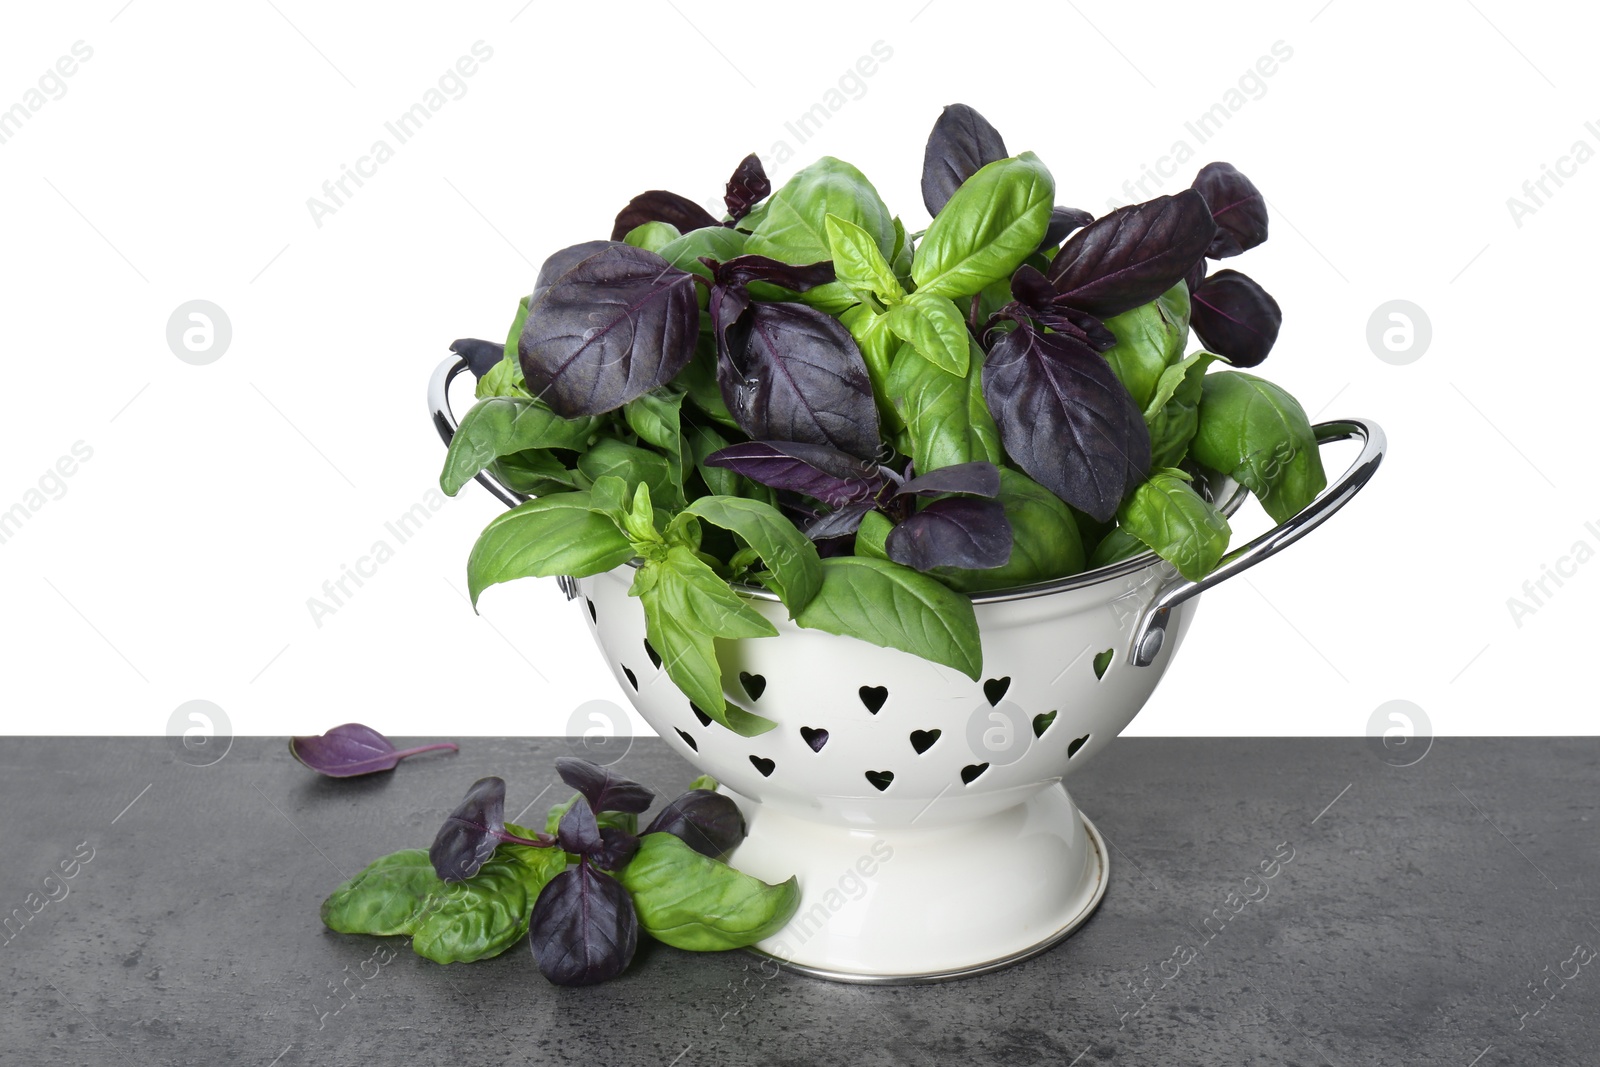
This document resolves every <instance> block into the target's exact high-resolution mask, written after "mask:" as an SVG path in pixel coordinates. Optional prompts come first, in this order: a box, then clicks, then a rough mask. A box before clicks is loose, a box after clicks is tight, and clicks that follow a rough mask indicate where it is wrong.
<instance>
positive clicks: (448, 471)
mask: <svg viewBox="0 0 1600 1067" xmlns="http://www.w3.org/2000/svg"><path fill="white" fill-rule="evenodd" d="M599 426H600V420H599V419H596V418H593V417H587V416H586V417H583V418H578V419H564V418H562V417H561V416H560V415H557V414H556V413H555V412H554V411H551V410H550V408H549V407H548V406H547V405H546V404H544V403H542V402H540V401H538V400H533V399H531V398H530V399H522V398H519V397H511V396H499V397H489V398H487V399H484V400H480V401H478V403H476V404H474V405H473V406H472V410H471V411H468V412H467V413H466V415H464V416H462V419H461V425H460V426H458V427H457V428H456V432H455V436H454V437H452V438H450V449H449V451H448V452H447V453H446V454H445V460H444V470H443V471H442V472H441V473H440V474H439V487H440V488H441V489H443V490H444V491H445V494H446V495H448V496H455V495H456V493H458V492H460V491H461V487H462V486H464V485H466V484H467V483H468V482H470V481H472V479H473V477H474V476H476V475H477V473H478V472H479V471H481V470H483V469H484V468H485V467H487V466H488V465H489V464H490V463H491V462H493V461H494V460H495V459H497V458H499V457H501V456H509V455H512V454H514V453H517V452H522V451H524V450H526V449H536V448H570V449H579V450H581V449H583V448H584V447H585V446H587V445H588V443H589V438H590V437H591V436H593V434H594V433H595V431H596V430H597V429H598V428H599Z"/></svg>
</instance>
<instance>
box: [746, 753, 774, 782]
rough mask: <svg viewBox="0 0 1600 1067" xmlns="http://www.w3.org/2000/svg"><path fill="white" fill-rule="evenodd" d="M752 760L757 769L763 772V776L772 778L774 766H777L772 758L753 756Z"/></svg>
mask: <svg viewBox="0 0 1600 1067" xmlns="http://www.w3.org/2000/svg"><path fill="white" fill-rule="evenodd" d="M750 762H751V763H753V764H754V765H755V768H756V770H758V771H760V772H761V777H763V778H771V777H772V768H773V767H775V766H777V764H775V763H773V762H772V761H771V760H769V759H762V758H761V757H760V756H751V757H750Z"/></svg>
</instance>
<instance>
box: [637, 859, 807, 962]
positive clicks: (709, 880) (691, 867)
mask: <svg viewBox="0 0 1600 1067" xmlns="http://www.w3.org/2000/svg"><path fill="white" fill-rule="evenodd" d="M621 878H622V884H623V886H625V887H626V888H627V890H628V892H629V893H630V894H632V897H633V903H634V904H635V905H637V908H638V917H639V924H640V925H641V926H643V927H644V930H645V932H646V933H648V934H649V935H650V936H651V937H653V938H655V939H656V940H658V941H663V942H665V943H667V944H669V945H671V946H673V947H674V948H681V949H687V950H689V951H691V952H715V951H719V950H723V949H734V948H745V947H747V946H749V945H753V944H755V943H756V942H757V941H760V940H761V939H762V938H764V937H769V936H771V935H772V934H775V933H777V932H778V931H779V930H781V929H782V928H783V925H784V924H785V923H787V922H788V921H789V919H790V917H791V916H793V915H794V913H795V909H796V908H798V907H799V905H800V885H799V882H798V881H797V880H796V879H794V878H790V879H789V880H788V881H786V882H782V883H780V884H778V885H768V884H766V883H765V882H762V881H760V880H759V879H756V878H752V877H751V876H749V875H747V874H744V873H742V872H740V871H736V870H734V869H733V868H732V867H729V866H728V865H727V864H725V863H720V862H718V861H717V860H714V859H711V858H710V857H708V856H705V855H702V854H701V853H700V852H697V851H696V850H695V849H693V848H691V847H690V846H689V845H688V844H686V843H685V842H684V841H683V840H681V839H680V838H678V837H677V836H675V835H673V834H669V833H647V834H645V835H644V838H643V839H642V842H641V844H640V846H639V852H638V854H637V855H635V856H634V857H633V861H632V862H631V863H629V864H628V866H627V869H626V870H624V871H623V872H622V875H621Z"/></svg>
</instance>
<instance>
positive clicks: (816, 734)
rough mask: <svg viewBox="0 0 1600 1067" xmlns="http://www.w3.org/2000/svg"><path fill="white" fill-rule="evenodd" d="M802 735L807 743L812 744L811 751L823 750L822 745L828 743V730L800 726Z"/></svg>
mask: <svg viewBox="0 0 1600 1067" xmlns="http://www.w3.org/2000/svg"><path fill="white" fill-rule="evenodd" d="M800 736H801V737H802V738H803V739H804V740H805V743H806V744H808V745H810V746H811V751H813V752H821V751H822V746H823V745H825V744H827V743H828V731H826V730H813V729H812V728H811V727H809V726H802V727H800Z"/></svg>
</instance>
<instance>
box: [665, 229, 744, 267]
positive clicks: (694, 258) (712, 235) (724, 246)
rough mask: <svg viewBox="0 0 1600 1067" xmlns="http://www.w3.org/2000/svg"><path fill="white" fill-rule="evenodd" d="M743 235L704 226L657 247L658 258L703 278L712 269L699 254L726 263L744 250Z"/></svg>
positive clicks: (734, 231) (733, 231)
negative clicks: (659, 255) (659, 256)
mask: <svg viewBox="0 0 1600 1067" xmlns="http://www.w3.org/2000/svg"><path fill="white" fill-rule="evenodd" d="M745 237H746V235H745V234H743V233H740V232H739V231H738V230H734V229H730V228H729V227H727V226H706V227H703V228H701V229H698V230H690V231H689V232H688V233H686V234H684V235H683V236H682V237H679V238H678V239H677V240H675V241H671V242H669V243H667V244H666V245H664V246H662V247H661V248H659V249H657V251H659V252H660V253H661V258H662V259H664V260H666V261H667V262H668V263H671V264H672V265H673V266H674V267H677V268H678V269H679V270H687V271H693V272H694V273H696V274H698V275H700V277H702V278H704V279H705V280H706V281H710V280H711V268H710V267H708V266H706V265H705V264H704V263H702V262H700V258H701V257H702V256H704V257H706V258H707V259H714V260H716V261H717V262H719V263H725V262H727V261H728V260H730V259H733V258H734V257H736V256H738V255H740V254H741V253H743V252H744V242H745Z"/></svg>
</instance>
